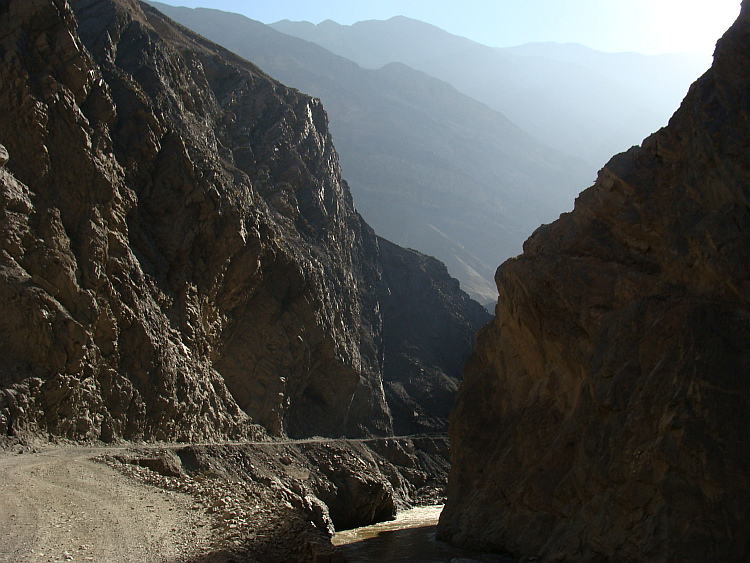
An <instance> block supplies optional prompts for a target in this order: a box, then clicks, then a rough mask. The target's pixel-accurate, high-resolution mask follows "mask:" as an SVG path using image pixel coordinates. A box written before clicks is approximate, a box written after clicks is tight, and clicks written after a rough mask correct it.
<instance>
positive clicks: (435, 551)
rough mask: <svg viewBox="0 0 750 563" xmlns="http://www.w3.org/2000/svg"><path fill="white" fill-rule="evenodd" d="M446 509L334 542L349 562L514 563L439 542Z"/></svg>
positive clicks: (418, 511)
mask: <svg viewBox="0 0 750 563" xmlns="http://www.w3.org/2000/svg"><path fill="white" fill-rule="evenodd" d="M442 509H443V505H438V506H428V507H422V508H414V509H412V510H408V511H406V512H403V513H401V514H399V515H398V517H397V518H396V520H394V521H392V522H381V523H380V524H375V525H373V526H367V527H365V528H357V529H356V530H346V531H343V532H338V533H337V534H336V535H335V536H334V537H333V543H334V545H337V546H339V550H340V551H341V553H342V554H343V555H344V557H345V558H346V561H348V562H349V563H359V562H371V561H389V562H393V563H396V562H403V563H408V562H413V563H446V562H450V561H461V562H462V563H463V562H464V561H465V562H466V563H470V562H472V561H476V562H479V561H481V562H483V563H495V562H497V563H500V562H502V563H512V560H511V559H507V558H503V557H501V556H498V555H490V554H482V553H478V552H474V551H469V550H465V549H459V548H457V547H453V546H451V545H449V544H446V543H444V542H441V541H437V540H436V539H435V528H436V526H437V522H438V518H439V517H440V511H441V510H442Z"/></svg>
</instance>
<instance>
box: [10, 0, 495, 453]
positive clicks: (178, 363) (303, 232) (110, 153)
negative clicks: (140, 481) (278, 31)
mask: <svg viewBox="0 0 750 563" xmlns="http://www.w3.org/2000/svg"><path fill="white" fill-rule="evenodd" d="M0 60H2V65H0V107H2V108H3V111H2V112H1V114H0V143H2V145H4V147H5V149H7V151H6V153H7V155H4V156H3V157H2V159H0V164H2V166H0V188H2V190H1V191H0V232H1V233H2V235H1V237H0V239H1V242H2V248H1V249H0V310H2V315H0V357H1V358H2V362H0V432H2V433H4V434H6V433H7V434H13V433H16V432H20V431H25V430H28V431H32V432H33V431H40V432H48V433H50V434H54V435H60V436H64V437H67V438H71V439H78V440H81V439H103V440H113V439H116V438H127V439H180V440H194V439H210V438H226V437H236V436H245V435H248V433H250V432H251V431H252V430H251V429H252V424H259V425H261V426H263V427H264V428H265V429H266V430H268V431H269V432H271V433H273V434H289V435H295V436H299V435H311V434H327V435H344V434H356V435H359V434H363V433H376V434H388V433H390V432H392V430H393V418H392V415H391V410H390V408H389V406H388V404H387V400H386V395H385V392H384V389H383V382H382V377H383V366H384V363H387V362H388V361H389V354H391V353H398V350H395V351H392V349H391V348H390V347H389V348H388V349H384V345H383V326H384V324H385V323H387V322H395V323H399V322H401V321H400V320H399V319H401V318H402V317H403V316H404V315H405V314H406V313H407V312H408V310H412V309H411V308H407V311H405V310H403V309H402V310H396V311H392V310H389V312H385V311H384V309H385V308H386V307H385V305H386V303H387V302H388V300H389V299H391V296H392V295H394V294H395V295H398V294H401V293H403V292H404V291H406V287H404V288H397V287H395V286H393V287H392V283H390V282H389V281H388V279H389V277H392V276H390V274H389V273H388V271H389V267H390V266H389V264H391V261H390V260H383V259H381V244H384V243H383V241H380V240H379V239H378V238H377V237H376V236H375V235H374V233H373V232H372V231H371V229H370V228H369V227H368V226H367V225H366V224H365V223H364V222H363V220H362V219H361V217H360V216H359V215H358V214H357V212H356V211H355V209H354V206H353V203H352V199H351V195H350V193H349V190H348V187H347V185H346V183H345V182H344V181H343V180H342V179H341V172H340V167H339V164H338V157H337V155H336V152H335V149H334V147H333V144H332V142H331V137H330V134H329V133H328V129H327V116H326V114H325V111H324V109H323V108H322V106H321V105H320V103H319V101H317V100H315V99H312V98H310V97H308V96H306V95H304V94H301V93H299V92H297V91H296V90H292V89H289V88H286V87H284V86H282V85H281V84H279V83H277V82H275V81H274V80H272V79H270V78H269V77H268V76H266V75H265V74H263V73H262V72H261V71H260V70H258V69H257V68H256V67H254V66H253V65H252V64H250V63H248V62H246V61H244V60H242V59H240V58H239V57H237V56H235V55H233V54H232V53H230V52H228V51H226V50H224V49H222V48H220V47H218V46H216V45H214V44H212V43H210V42H208V41H207V40H205V39H203V38H201V37H199V36H197V35H195V34H193V33H191V32H188V31H187V30H185V29H184V28H181V27H179V26H177V25H175V24H173V23H172V22H171V21H170V20H168V19H167V18H165V17H164V16H162V15H161V14H160V13H158V12H157V11H156V10H154V9H153V8H151V7H149V6H147V5H145V4H140V3H138V2H136V1H134V0H72V1H71V2H70V3H68V2H65V1H64V0H10V1H8V2H4V3H3V4H2V5H1V6H0ZM388 248H389V249H390V246H388ZM399 252H401V253H402V254H403V256H404V260H405V261H406V262H407V263H410V262H412V261H416V262H419V261H420V260H421V258H419V256H418V255H417V254H416V253H413V252H411V251H406V250H403V249H400V250H399ZM389 253H390V250H389ZM389 255H390V254H389ZM396 267H400V266H396ZM416 270H419V268H416ZM415 275H417V276H422V277H421V278H420V279H421V280H422V281H421V282H420V281H415V280H411V281H410V284H412V285H410V286H409V289H414V290H416V291H417V293H419V292H420V291H424V292H427V293H428V294H429V295H435V300H434V306H435V307H436V308H437V309H438V310H440V309H441V308H447V309H449V310H451V311H454V312H455V314H452V315H451V319H452V322H453V323H454V324H453V325H452V326H451V327H449V328H448V330H446V331H442V332H441V335H440V336H439V337H438V338H439V339H443V340H441V342H443V343H444V345H445V347H448V346H452V345H453V343H452V339H454V338H455V336H456V334H458V335H459V341H460V344H459V345H458V346H457V347H455V348H454V350H455V354H456V356H455V358H451V359H450V361H447V362H443V363H442V364H441V363H440V361H438V360H434V359H430V360H429V366H430V368H431V369H434V370H435V372H436V373H437V374H438V375H439V376H442V375H445V373H444V371H443V370H444V369H453V368H454V367H455V365H456V358H461V357H462V356H463V357H468V354H469V352H470V347H471V340H472V337H473V331H474V330H475V329H476V327H478V326H480V325H481V324H482V323H484V322H486V320H487V319H486V317H485V316H484V315H483V314H482V312H481V308H480V307H479V306H478V305H477V304H475V303H473V302H471V301H469V300H468V299H466V297H465V295H463V294H462V293H461V292H460V291H459V290H458V288H456V287H454V285H453V284H454V283H455V282H454V281H453V280H451V279H450V278H449V277H448V276H447V275H445V274H444V273H443V274H441V275H443V277H442V278H440V279H436V280H431V279H429V278H427V277H426V272H425V271H424V270H419V272H416V274H415ZM440 288H448V289H446V291H442V290H441V289H440ZM441 291H442V292H441ZM436 292H437V293H436ZM421 311H422V312H420V313H419V314H424V310H421ZM422 326H423V327H426V323H423V325H422ZM415 337H418V336H415ZM411 338H413V337H411V336H410V337H409V338H407V340H406V341H405V342H402V343H400V345H401V346H408V345H409V341H410V339H411ZM448 338H450V339H451V341H449V340H448ZM448 375H449V376H450V377H453V378H455V377H458V375H459V374H458V372H456V373H451V374H448ZM402 376H403V377H408V376H409V373H404V374H402Z"/></svg>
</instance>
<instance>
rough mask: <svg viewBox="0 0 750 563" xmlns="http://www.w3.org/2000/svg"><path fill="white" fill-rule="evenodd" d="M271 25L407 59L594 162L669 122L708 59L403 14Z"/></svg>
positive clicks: (363, 55) (351, 50)
mask: <svg viewBox="0 0 750 563" xmlns="http://www.w3.org/2000/svg"><path fill="white" fill-rule="evenodd" d="M272 27H273V28H274V29H278V30H279V31H283V32H284V33H287V34H289V35H294V36H296V37H301V38H303V39H307V40H308V41H312V42H314V43H317V44H318V45H321V46H323V47H325V48H326V49H328V50H330V51H332V52H334V53H337V54H339V55H341V56H343V57H346V58H348V59H351V60H353V61H355V62H356V63H357V64H360V65H362V66H363V67H365V68H379V67H381V66H383V65H386V64H388V63H391V62H401V63H404V64H406V65H409V66H410V67H412V68H415V69H418V70H422V71H424V72H426V73H428V74H430V75H431V76H435V77H437V78H439V79H441V80H444V81H446V82H448V83H450V84H451V85H453V86H454V87H455V88H456V89H457V90H459V91H460V92H463V93H464V94H467V95H469V96H471V97H473V98H475V99H477V100H479V101H481V102H484V103H486V104H487V105H489V106H490V107H492V108H493V109H495V110H497V111H499V112H501V113H503V114H504V115H506V116H508V118H510V120H511V121H513V122H514V123H516V124H517V125H518V126H520V127H521V128H522V129H523V130H525V131H527V132H529V133H531V134H532V135H535V136H536V137H537V138H539V139H540V140H541V141H543V142H544V143H546V144H548V145H549V146H551V147H553V148H557V149H558V150H561V151H563V152H566V153H568V154H571V155H573V156H576V157H579V158H584V159H586V160H587V161H588V162H589V163H590V164H592V165H593V166H595V167H596V168H597V169H598V168H600V167H601V166H602V165H603V164H604V162H606V160H607V159H608V158H609V157H610V156H611V155H612V154H614V153H617V152H621V151H624V150H627V149H628V148H630V147H631V146H632V145H635V144H640V142H641V140H643V138H645V137H646V136H648V135H649V134H650V133H651V132H652V131H654V130H655V129H658V128H659V127H662V126H663V125H665V124H666V122H667V120H668V119H669V117H670V116H671V115H672V113H673V112H674V110H675V109H676V108H677V107H678V106H679V104H680V101H681V100H682V98H683V97H684V96H685V94H686V93H687V89H688V87H689V86H690V84H691V83H692V82H693V81H694V80H695V79H696V78H697V77H698V76H700V75H701V74H702V73H703V72H704V71H705V70H706V69H707V68H708V67H709V65H710V63H711V61H710V57H707V56H704V55H698V54H686V53H672V54H665V55H657V56H647V55H641V54H639V53H603V52H600V51H595V50H593V49H589V48H587V47H584V46H583V45H577V44H557V43H532V44H527V45H521V46H519V47H511V48H503V49H499V48H493V47H487V46H485V45H481V44H479V43H476V42H474V41H471V40H469V39H465V38H463V37H457V36H455V35H451V34H450V33H448V32H446V31H443V30H442V29H439V28H437V27H435V26H433V25H430V24H427V23H424V22H421V21H417V20H413V19H410V18H406V17H401V16H398V17H394V18H391V19H389V20H386V21H381V20H371V21H362V22H358V23H355V24H353V25H350V26H347V25H340V24H338V23H336V22H333V21H330V20H328V21H324V22H322V23H320V24H318V25H313V24H311V23H310V22H292V21H288V20H284V21H280V22H276V23H274V24H272Z"/></svg>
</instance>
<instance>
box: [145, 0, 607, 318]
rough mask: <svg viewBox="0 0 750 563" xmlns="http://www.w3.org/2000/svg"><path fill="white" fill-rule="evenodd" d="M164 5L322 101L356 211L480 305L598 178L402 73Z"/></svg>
mask: <svg viewBox="0 0 750 563" xmlns="http://www.w3.org/2000/svg"><path fill="white" fill-rule="evenodd" d="M153 5H154V6H156V7H157V8H159V9H160V10H162V11H163V12H164V13H166V14H167V15H168V16H169V17H171V18H172V19H174V20H175V21H178V22H180V23H182V24H183V25H185V26H187V27H189V28H191V29H193V30H194V31H197V32H198V33H200V34H202V35H204V36H206V37H208V38H209V39H211V40H213V41H216V42H219V43H221V44H222V45H223V46H224V47H226V48H228V49H230V50H231V51H233V52H235V53H237V54H239V55H240V56H242V57H245V58H247V59H248V60H251V61H253V62H254V63H255V64H257V65H259V66H260V67H261V68H262V69H264V70H265V71H266V72H268V73H269V74H271V75H272V76H274V77H275V78H277V79H278V80H281V81H282V82H284V83H286V84H289V85H291V86H294V87H295V88H298V89H300V90H301V91H303V92H306V93H308V94H311V95H313V96H316V97H319V98H321V100H322V101H323V103H324V105H325V107H326V109H327V112H328V115H329V117H330V128H331V131H332V134H333V137H334V142H335V143H336V147H337V149H338V152H339V154H340V156H341V162H342V167H343V174H344V177H345V178H346V179H347V180H348V181H349V183H350V185H351V189H352V193H353V195H354V201H355V205H356V206H357V209H358V210H359V211H360V212H361V213H362V214H363V216H364V217H365V219H366V220H367V221H368V222H369V223H370V224H372V226H373V227H374V228H375V230H376V231H377V232H379V233H382V234H383V236H385V237H386V238H389V239H390V240H393V241H394V242H397V243H398V244H402V245H405V246H408V247H412V248H416V249H418V250H420V251H421V252H425V253H427V254H430V255H433V256H436V257H437V258H439V259H440V260H442V261H443V262H445V263H446V265H447V266H448V268H449V271H450V272H451V274H452V275H454V276H455V277H457V278H458V279H459V280H460V282H461V286H462V287H463V288H464V289H465V290H466V291H467V292H469V294H470V295H472V296H473V297H474V298H476V299H477V300H479V301H480V302H483V303H488V302H490V301H492V302H494V300H495V297H496V289H495V285H494V281H493V276H494V271H495V267H496V265H497V264H498V263H499V262H500V261H501V260H503V259H505V258H507V257H510V256H514V255H516V254H518V253H519V252H520V251H521V245H522V242H523V240H525V239H526V237H528V235H529V234H530V233H531V232H533V230H534V229H535V228H536V227H537V226H538V225H539V224H540V223H546V222H549V221H551V220H553V219H555V218H556V217H557V216H558V215H559V213H560V212H561V211H563V210H565V209H568V208H569V207H570V206H571V205H572V201H573V197H574V195H575V193H576V192H575V190H576V189H577V188H578V187H579V186H580V185H581V184H586V183H587V182H590V181H591V180H592V179H593V177H594V172H593V170H592V168H591V167H589V166H587V165H586V164H585V163H583V162H582V161H577V160H575V159H571V158H569V157H567V156H565V155H562V154H560V153H558V152H556V151H554V150H551V149H549V148H548V147H546V146H544V145H542V144H541V143H539V142H538V141H536V140H535V139H534V138H533V137H531V136H529V135H528V134H526V133H525V132H523V131H522V130H521V129H519V128H518V127H517V126H516V125H514V124H513V123H511V122H510V121H509V120H508V119H507V118H506V117H505V116H503V115H501V114H499V113H497V112H496V111H493V110H491V109H490V108H488V107H487V106H486V105H484V104H482V103H481V102H478V101H476V100H474V99H472V98H469V97H467V96H465V95H463V94H460V93H459V92H457V91H456V90H455V89H454V88H453V87H451V86H450V85H448V84H446V83H445V82H442V81H440V80H438V79H436V78H433V77H431V76H428V75H426V74H425V73H423V72H420V71H416V70H414V69H411V68H409V67H408V66H405V65H403V64H400V63H393V64H389V65H386V66H384V67H383V68H380V69H378V70H366V69H362V68H360V67H359V66H358V65H357V64H355V63H354V62H352V61H350V60H348V59H344V58H342V57H340V56H338V55H335V54H333V53H331V52H329V51H327V50H325V49H323V48H321V47H319V46H317V45H315V44H312V43H309V42H307V41H303V40H301V39H298V38H295V37H291V36H289V35H285V34H283V33H280V32H277V31H276V30H274V29H272V28H270V27H269V26H266V25H264V24H261V23H260V22H256V21H253V20H250V19H248V18H245V17H244V16H240V15H237V14H230V13H227V12H220V11H217V10H208V9H194V10H193V9H188V8H175V7H172V6H167V5H164V4H158V3H153Z"/></svg>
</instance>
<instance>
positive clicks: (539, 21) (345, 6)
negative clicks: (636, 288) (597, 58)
mask: <svg viewBox="0 0 750 563" xmlns="http://www.w3.org/2000/svg"><path fill="white" fill-rule="evenodd" d="M160 1H162V2H165V3H167V4H172V5H175V6H189V7H196V6H204V7H207V8H216V9H219V10H225V11H228V12H239V13H242V14H244V15H246V16H247V17H249V18H252V19H255V20H260V21H262V22H264V23H273V22H275V21H278V20H281V19H290V20H306V21H311V22H313V23H320V22H321V21H323V20H326V19H331V20H334V21H337V22H339V23H342V24H351V23H354V22H357V21H360V20H367V19H388V18H390V17H392V16H397V15H403V16H408V17H411V18H414V19H419V20H422V21H425V22H428V23H431V24H433V25H436V26H438V27H441V28H443V29H445V30H446V31H449V32H451V33H454V34H456V35H461V36H464V37H468V38H470V39H473V40H475V41H478V42H480V43H484V44H486V45H492V46H496V47H508V46H512V45H519V44H521V43H528V42H531V41H557V42H563V43H564V42H575V43H583V44H584V45H587V46H589V47H593V48H594V49H599V50H602V51H610V52H618V51H637V52H640V53H646V54H656V53H666V52H675V51H688V52H701V53H713V48H714V45H715V43H716V40H717V39H718V38H719V37H721V35H722V34H723V33H724V31H726V29H727V28H728V27H729V26H730V25H731V24H732V22H733V21H734V20H735V18H736V17H737V15H738V14H739V11H740V0H160Z"/></svg>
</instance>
